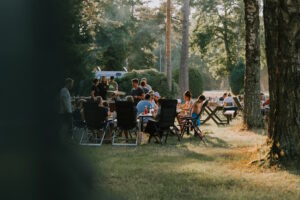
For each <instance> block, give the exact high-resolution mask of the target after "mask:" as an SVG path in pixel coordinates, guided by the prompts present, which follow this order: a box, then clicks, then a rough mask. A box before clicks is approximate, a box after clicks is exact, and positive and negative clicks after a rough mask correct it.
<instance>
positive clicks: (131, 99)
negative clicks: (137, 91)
mask: <svg viewBox="0 0 300 200" xmlns="http://www.w3.org/2000/svg"><path fill="white" fill-rule="evenodd" d="M125 99H126V101H127V102H132V103H133V102H134V99H133V96H127V97H126V98H125Z"/></svg>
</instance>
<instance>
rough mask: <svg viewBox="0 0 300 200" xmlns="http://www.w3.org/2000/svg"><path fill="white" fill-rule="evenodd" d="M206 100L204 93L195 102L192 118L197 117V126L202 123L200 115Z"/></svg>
mask: <svg viewBox="0 0 300 200" xmlns="http://www.w3.org/2000/svg"><path fill="white" fill-rule="evenodd" d="M204 101H205V96H204V95H200V96H199V97H198V99H197V101H196V102H195V103H194V104H193V108H192V118H193V119H197V118H198V119H197V126H199V125H200V117H198V115H199V114H200V112H201V109H202V105H203V102H204Z"/></svg>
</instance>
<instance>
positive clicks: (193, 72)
mask: <svg viewBox="0 0 300 200" xmlns="http://www.w3.org/2000/svg"><path fill="white" fill-rule="evenodd" d="M189 77H190V78H189V87H190V91H191V92H192V94H193V97H194V98H195V97H198V96H199V95H201V94H202V92H203V77H202V73H201V70H200V69H199V68H196V67H190V69H189ZM173 78H174V79H175V81H176V82H177V84H178V82H179V69H177V70H175V71H174V72H173Z"/></svg>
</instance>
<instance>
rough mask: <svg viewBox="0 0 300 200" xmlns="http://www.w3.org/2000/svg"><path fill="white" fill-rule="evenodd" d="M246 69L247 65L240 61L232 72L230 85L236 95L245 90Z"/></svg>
mask: <svg viewBox="0 0 300 200" xmlns="http://www.w3.org/2000/svg"><path fill="white" fill-rule="evenodd" d="M244 71H245V65H244V63H243V62H242V61H240V62H239V63H238V64H237V65H236V66H235V67H234V69H233V70H232V72H231V76H230V87H231V91H232V93H233V94H234V95H238V94H240V93H241V92H242V91H243V90H244Z"/></svg>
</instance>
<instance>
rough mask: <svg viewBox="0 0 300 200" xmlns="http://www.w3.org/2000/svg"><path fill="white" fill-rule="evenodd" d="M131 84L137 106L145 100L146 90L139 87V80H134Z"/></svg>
mask: <svg viewBox="0 0 300 200" xmlns="http://www.w3.org/2000/svg"><path fill="white" fill-rule="evenodd" d="M131 83H132V89H131V95H132V96H133V98H134V102H135V104H137V103H138V102H139V101H140V100H143V99H144V98H145V93H144V90H143V89H142V88H141V87H140V86H139V80H138V79H137V78H134V79H132V80H131Z"/></svg>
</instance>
